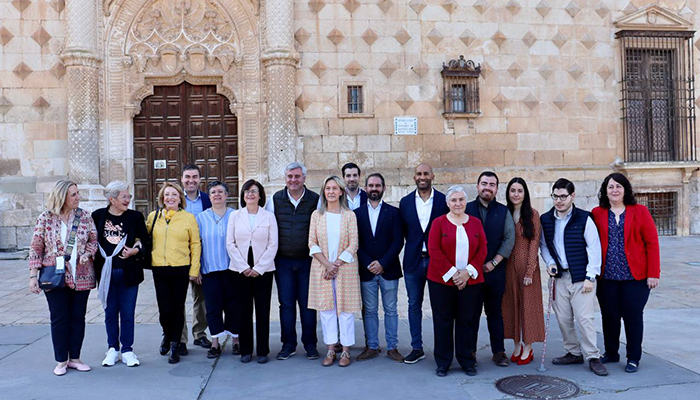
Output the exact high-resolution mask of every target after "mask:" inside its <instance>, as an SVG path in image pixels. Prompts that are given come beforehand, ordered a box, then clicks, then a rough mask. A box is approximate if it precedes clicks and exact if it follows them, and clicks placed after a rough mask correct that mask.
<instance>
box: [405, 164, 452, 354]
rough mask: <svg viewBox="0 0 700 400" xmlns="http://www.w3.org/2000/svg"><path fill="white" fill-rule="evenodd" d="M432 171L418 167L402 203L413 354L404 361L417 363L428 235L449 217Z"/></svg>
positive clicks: (421, 349) (427, 166) (421, 345)
mask: <svg viewBox="0 0 700 400" xmlns="http://www.w3.org/2000/svg"><path fill="white" fill-rule="evenodd" d="M434 178H435V175H434V174H433V168H432V167H431V166H430V165H428V164H425V163H421V164H419V165H418V166H417V167H416V169H415V173H414V175H413V180H414V181H415V182H416V190H414V191H413V192H411V193H409V194H408V195H406V196H404V197H403V198H402V199H401V203H400V204H399V213H400V214H401V226H402V228H403V236H404V238H405V239H406V248H405V249H404V253H403V273H404V279H405V281H406V292H408V323H409V326H410V330H411V348H412V350H411V353H410V354H409V355H408V356H407V357H406V358H405V360H404V362H405V363H407V364H414V363H416V362H418V361H420V360H422V359H424V358H425V353H424V352H423V335H422V322H423V312H422V308H423V294H424V292H425V282H426V279H427V275H428V264H429V263H430V256H429V254H428V233H429V232H430V225H431V224H432V222H433V220H434V219H435V218H437V217H439V216H441V215H445V214H447V212H448V211H449V209H448V208H447V203H446V202H445V195H444V194H443V193H440V192H439V191H437V190H435V189H433V179H434Z"/></svg>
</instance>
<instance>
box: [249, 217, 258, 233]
mask: <svg viewBox="0 0 700 400" xmlns="http://www.w3.org/2000/svg"><path fill="white" fill-rule="evenodd" d="M256 216H257V214H250V213H248V223H249V224H250V230H251V231H252V230H253V226H255V217H256Z"/></svg>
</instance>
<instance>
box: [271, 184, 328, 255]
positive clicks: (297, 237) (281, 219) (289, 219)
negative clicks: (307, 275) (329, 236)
mask: <svg viewBox="0 0 700 400" xmlns="http://www.w3.org/2000/svg"><path fill="white" fill-rule="evenodd" d="M272 201H273V202H274V205H275V218H277V227H278V228H279V248H278V249H277V256H279V257H289V258H307V257H309V224H310V223H311V214H313V212H314V211H315V210H316V206H317V205H318V194H316V193H314V192H312V191H311V190H309V189H306V192H305V193H304V196H303V197H302V198H301V200H300V201H299V205H298V206H297V208H294V204H292V202H291V201H289V196H288V195H287V188H284V189H282V190H280V191H279V192H277V193H275V194H274V195H273V196H272Z"/></svg>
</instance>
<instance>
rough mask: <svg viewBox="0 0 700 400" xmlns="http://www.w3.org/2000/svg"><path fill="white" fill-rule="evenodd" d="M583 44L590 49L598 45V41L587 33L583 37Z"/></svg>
mask: <svg viewBox="0 0 700 400" xmlns="http://www.w3.org/2000/svg"><path fill="white" fill-rule="evenodd" d="M581 44H582V45H584V46H585V47H586V49H588V50H590V49H592V48H593V47H594V46H595V45H596V41H595V39H593V38H592V37H591V35H589V34H585V35H583V37H582V38H581Z"/></svg>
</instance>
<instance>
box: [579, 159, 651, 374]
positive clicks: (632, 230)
mask: <svg viewBox="0 0 700 400" xmlns="http://www.w3.org/2000/svg"><path fill="white" fill-rule="evenodd" d="M598 198H599V199H600V206H599V207H596V208H594V209H593V211H592V214H593V220H594V221H595V224H596V226H597V227H598V234H599V235H600V243H601V246H602V255H603V264H602V272H601V275H600V279H599V281H598V290H597V296H598V302H599V303H600V312H601V314H602V320H603V338H604V343H605V355H603V358H601V362H603V364H605V363H613V362H618V361H620V354H619V353H618V349H619V348H620V318H622V319H624V320H625V335H626V336H627V366H626V367H625V371H626V372H637V369H638V368H639V360H640V359H641V357H642V336H643V330H644V320H643V314H644V306H645V305H646V304H647V300H648V299H649V292H650V290H651V289H654V288H655V287H656V286H658V285H659V274H660V260H659V237H658V235H657V233H656V226H655V225H654V220H653V219H652V218H651V214H650V213H649V210H648V209H647V208H646V207H645V206H643V205H640V204H637V200H636V199H635V197H634V192H633V191H632V185H631V184H630V182H629V180H627V178H626V177H625V176H624V175H622V174H619V173H614V174H610V175H608V177H606V178H605V180H604V181H603V184H602V185H601V187H600V192H599V193H598Z"/></svg>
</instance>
